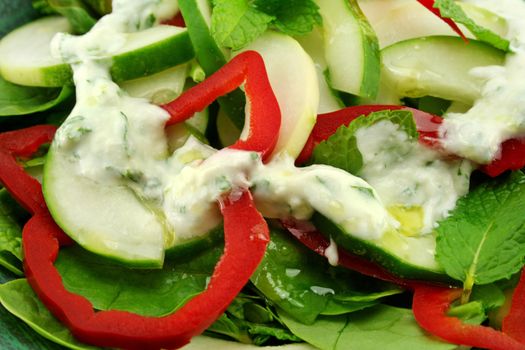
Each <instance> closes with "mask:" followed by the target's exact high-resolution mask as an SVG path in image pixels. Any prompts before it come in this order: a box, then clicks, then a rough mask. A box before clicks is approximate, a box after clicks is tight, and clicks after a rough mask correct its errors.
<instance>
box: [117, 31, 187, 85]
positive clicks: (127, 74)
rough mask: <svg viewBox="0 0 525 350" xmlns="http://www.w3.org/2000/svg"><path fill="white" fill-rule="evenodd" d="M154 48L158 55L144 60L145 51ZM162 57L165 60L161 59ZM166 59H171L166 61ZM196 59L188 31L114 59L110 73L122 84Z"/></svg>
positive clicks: (149, 56)
mask: <svg viewBox="0 0 525 350" xmlns="http://www.w3.org/2000/svg"><path fill="white" fill-rule="evenodd" d="M152 46H156V47H157V48H156V51H157V54H158V55H156V56H153V55H148V56H147V57H148V59H144V56H143V51H148V50H149V48H150V47H152ZM162 57H164V59H161V58H162ZM166 57H169V58H170V59H169V60H166V59H165V58H166ZM194 57H195V53H194V52H193V50H192V44H191V40H190V36H189V34H188V32H187V31H186V32H183V33H180V34H179V35H177V37H176V38H168V39H165V40H163V41H160V42H157V43H154V44H152V45H149V46H145V47H143V48H141V49H139V50H134V51H131V52H126V53H123V54H119V55H117V56H115V57H113V64H112V66H111V69H110V71H111V76H112V77H113V79H114V80H115V82H120V81H125V80H131V79H136V78H141V77H145V76H148V75H152V74H155V73H158V72H161V71H163V70H165V69H168V68H170V67H174V66H177V65H179V64H182V63H185V62H188V61H190V60H191V59H193V58H194ZM124 67H126V68H124ZM130 67H132V69H130Z"/></svg>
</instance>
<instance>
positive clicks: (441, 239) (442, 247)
mask: <svg viewBox="0 0 525 350" xmlns="http://www.w3.org/2000/svg"><path fill="white" fill-rule="evenodd" d="M523 198H525V175H524V174H523V173H522V172H519V171H518V172H515V173H512V174H509V175H508V176H503V177H499V178H497V179H491V180H488V181H487V182H485V183H483V184H480V185H478V186H477V187H476V188H474V189H473V190H471V192H470V193H469V194H468V195H467V196H466V197H464V198H462V199H460V200H459V201H458V203H457V206H456V209H454V211H453V212H452V213H451V215H450V216H449V217H448V218H447V219H445V220H443V221H441V222H440V223H439V227H438V228H437V234H438V236H437V247H436V258H437V260H438V262H439V263H440V264H441V266H443V268H444V269H445V271H446V273H447V274H448V275H450V276H451V277H453V278H455V279H458V280H460V281H463V284H464V290H465V292H464V295H463V298H462V299H463V302H466V301H468V299H469V297H470V291H471V290H472V287H473V285H474V284H480V285H481V284H488V283H491V282H494V281H497V280H500V279H503V278H510V277H511V276H512V275H513V274H514V273H516V272H517V271H519V270H520V269H521V267H522V266H523V263H524V258H525V205H524V202H523Z"/></svg>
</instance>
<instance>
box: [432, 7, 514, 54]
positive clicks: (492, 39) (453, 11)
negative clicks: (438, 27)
mask: <svg viewBox="0 0 525 350" xmlns="http://www.w3.org/2000/svg"><path fill="white" fill-rule="evenodd" d="M434 7H435V8H438V9H439V12H440V13H441V16H443V17H445V18H450V19H452V20H453V21H454V22H456V23H461V24H463V25H465V27H467V29H468V30H470V32H471V33H472V34H474V36H475V37H476V38H477V39H479V40H481V41H484V42H486V43H487V44H489V45H492V46H494V47H495V48H497V49H500V50H503V51H508V49H509V45H510V43H509V41H508V40H507V39H505V38H502V37H500V36H499V35H498V34H496V33H494V32H493V31H492V30H490V29H487V28H484V27H482V26H480V25H478V24H477V23H476V22H474V21H473V20H472V19H471V18H470V17H469V16H467V14H466V13H465V11H463V9H462V8H461V6H459V5H458V4H456V2H455V1H454V0H436V1H435V2H434Z"/></svg>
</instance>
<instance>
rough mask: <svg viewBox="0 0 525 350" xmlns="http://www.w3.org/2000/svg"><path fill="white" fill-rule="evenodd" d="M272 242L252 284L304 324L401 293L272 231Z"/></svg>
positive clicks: (284, 234) (279, 232)
mask: <svg viewBox="0 0 525 350" xmlns="http://www.w3.org/2000/svg"><path fill="white" fill-rule="evenodd" d="M270 237H271V242H270V244H269V246H268V248H267V250H266V253H265V256H264V259H263V261H262V262H261V264H260V265H259V267H258V268H257V271H256V272H255V273H254V274H253V276H252V278H251V281H252V283H253V284H254V285H255V287H256V288H257V289H258V290H259V291H260V292H261V293H262V294H263V295H264V296H265V297H266V298H268V299H269V300H270V301H271V302H272V303H273V304H275V305H276V306H278V307H280V308H282V309H283V310H285V311H286V312H288V313H289V314H290V315H292V316H293V317H295V318H296V319H298V320H301V321H302V322H305V323H312V322H314V320H315V319H316V318H317V317H318V316H319V315H320V314H323V313H328V314H341V313H347V312H352V311H355V310H358V309H362V308H365V307H370V306H372V305H375V304H377V303H378V302H379V299H380V298H382V297H384V296H388V295H393V294H398V293H400V292H401V290H400V289H398V288H397V287H395V286H392V285H390V284H387V283H383V282H380V281H377V280H374V279H371V278H367V277H364V276H362V275H359V274H357V273H354V272H351V271H349V270H346V269H342V268H335V267H332V266H330V265H329V264H328V262H327V260H326V259H325V258H323V257H321V256H319V255H317V254H315V253H313V252H312V251H310V250H309V249H307V248H305V247H303V246H302V245H300V243H298V242H297V241H296V240H295V238H293V237H291V236H290V235H288V234H286V233H285V232H282V231H280V230H276V229H272V232H271V235H270Z"/></svg>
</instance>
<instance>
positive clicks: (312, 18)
mask: <svg viewBox="0 0 525 350" xmlns="http://www.w3.org/2000/svg"><path fill="white" fill-rule="evenodd" d="M254 6H255V7H256V8H257V9H258V10H260V11H262V12H264V13H266V14H268V15H270V16H273V17H275V21H274V23H273V24H274V25H275V27H277V29H279V30H280V31H282V32H283V33H285V34H288V35H303V34H307V33H309V32H311V31H312V29H313V28H314V26H316V25H320V24H321V23H322V18H321V15H320V14H319V7H318V6H317V4H316V3H315V2H314V1H313V0H289V1H282V0H255V2H254Z"/></svg>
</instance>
